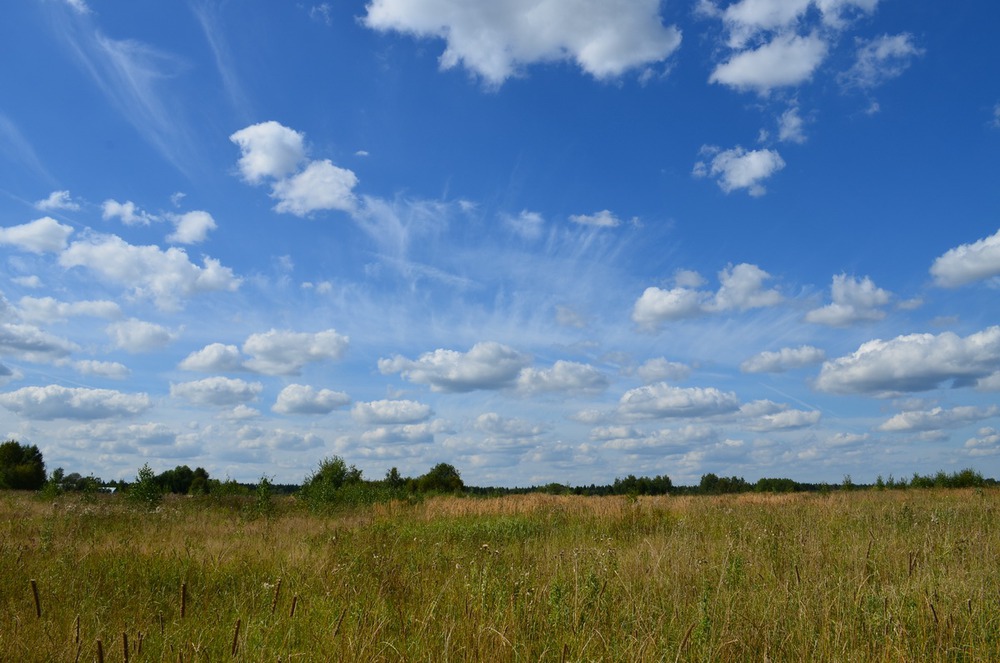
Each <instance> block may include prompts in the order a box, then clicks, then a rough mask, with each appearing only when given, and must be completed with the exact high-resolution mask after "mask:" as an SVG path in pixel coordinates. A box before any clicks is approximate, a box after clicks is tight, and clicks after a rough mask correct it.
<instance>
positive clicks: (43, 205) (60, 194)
mask: <svg viewBox="0 0 1000 663" xmlns="http://www.w3.org/2000/svg"><path fill="white" fill-rule="evenodd" d="M35 209H37V210H39V211H42V212H51V211H54V210H66V211H68V212H76V211H77V210H79V209H80V203H77V202H76V201H74V200H73V198H72V196H70V195H69V191H53V192H52V193H50V194H49V197H48V198H45V199H44V200H39V201H36V202H35Z"/></svg>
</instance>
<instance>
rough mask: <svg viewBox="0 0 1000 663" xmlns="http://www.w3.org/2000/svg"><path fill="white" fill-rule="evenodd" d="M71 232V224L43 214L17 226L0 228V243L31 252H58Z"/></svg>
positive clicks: (63, 246)
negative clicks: (68, 224) (64, 223)
mask: <svg viewBox="0 0 1000 663" xmlns="http://www.w3.org/2000/svg"><path fill="white" fill-rule="evenodd" d="M72 234H73V228H72V227H71V226H67V225H63V224H61V223H59V222H58V221H56V220H55V219H53V218H52V217H50V216H43V217H42V218H40V219H35V220H34V221H31V222H29V223H24V224H21V225H19V226H8V227H5V228H0V244H7V245H10V246H16V247H18V248H19V249H23V250H25V251H30V252H31V253H58V252H59V251H62V250H63V249H65V248H66V241H67V240H68V239H69V236H70V235H72Z"/></svg>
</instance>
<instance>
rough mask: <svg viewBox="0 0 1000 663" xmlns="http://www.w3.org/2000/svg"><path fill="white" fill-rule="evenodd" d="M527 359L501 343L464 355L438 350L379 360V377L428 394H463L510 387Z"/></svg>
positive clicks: (479, 345)
mask: <svg viewBox="0 0 1000 663" xmlns="http://www.w3.org/2000/svg"><path fill="white" fill-rule="evenodd" d="M530 361H531V357H529V356H528V355H526V354H523V353H521V352H518V351H516V350H514V349H513V348H510V347H508V346H506V345H503V344H501V343H496V342H493V341H486V342H482V343H476V344H475V345H474V346H473V347H472V348H471V349H470V350H469V351H468V352H457V351H455V350H443V349H438V350H434V351H433V352H427V353H424V354H423V355H421V356H420V357H419V358H418V359H416V360H412V359H407V358H405V357H401V356H399V355H397V356H395V357H393V358H391V359H379V361H378V368H379V371H381V372H382V374H383V375H388V374H390V373H399V374H400V375H401V376H402V377H403V378H404V379H407V380H409V381H411V382H416V383H418V384H427V385H430V387H431V390H432V391H443V392H467V391H474V390H477V389H502V388H504V387H509V386H511V385H512V384H513V383H514V381H515V380H516V379H517V377H518V375H519V374H520V372H521V369H522V368H525V367H526V366H527V365H528V363H530Z"/></svg>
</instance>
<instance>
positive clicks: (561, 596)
mask: <svg viewBox="0 0 1000 663" xmlns="http://www.w3.org/2000/svg"><path fill="white" fill-rule="evenodd" d="M248 506H251V507H252V498H251V502H250V504H249V505H242V507H241V505H237V504H233V503H228V504H220V503H218V502H213V501H212V500H210V499H207V498H206V499H200V498H199V499H185V498H176V499H167V500H165V501H164V502H163V504H162V505H161V506H160V507H159V509H158V510H156V511H153V512H149V511H146V510H143V509H140V508H136V507H135V506H134V505H130V504H128V503H127V502H126V501H124V500H121V499H120V498H117V497H113V496H100V497H98V498H96V499H94V498H91V499H90V500H89V501H88V500H79V499H74V498H71V497H63V498H59V499H57V500H55V501H44V500H41V499H39V498H37V497H33V496H30V495H25V494H15V493H0V661H76V660H79V661H94V660H97V658H96V657H97V642H98V640H100V641H101V644H102V649H103V653H104V660H105V661H109V662H110V661H122V660H124V658H125V652H124V651H123V635H124V636H126V637H127V639H128V645H129V660H131V661H140V660H141V661H171V662H174V661H177V660H183V661H221V660H245V661H277V660H281V661H327V660H345V661H347V660H388V661H477V660H481V661H539V660H548V661H562V660H567V661H817V660H819V661H939V660H940V661H996V660H1000V531H998V527H997V517H998V507H1000V492H997V491H995V490H978V491H971V490H969V491H966V490H954V491H939V490H926V491H888V492H875V491H871V492H868V491H857V492H849V493H835V494H831V495H816V494H810V495H806V494H795V495H785V496H762V495H743V496H734V497H718V498H711V497H664V498H639V499H638V500H634V499H629V498H625V497H608V498H584V497H572V496H546V495H528V496H511V497H503V498H496V499H468V498H466V499H462V498H435V499H430V500H426V501H423V502H416V503H404V502H393V503H390V504H383V505H373V506H359V507H351V508H346V509H344V510H341V511H337V512H333V513H329V514H316V513H312V512H310V511H309V510H307V509H305V508H303V507H302V506H301V505H300V504H298V503H296V502H295V501H294V500H291V499H288V500H284V501H282V500H278V501H276V505H275V509H274V510H273V512H272V513H271V515H269V516H268V517H254V514H255V513H256V512H255V510H254V509H252V508H247V507H248ZM32 580H34V581H35V582H36V586H37V588H38V594H39V604H40V608H41V617H40V618H39V617H38V616H37V615H36V608H35V603H34V598H33V594H32V590H31V581H32ZM182 586H183V587H184V588H185V595H186V600H185V602H184V614H183V615H182V614H181V587H182ZM293 602H294V614H293V612H292V606H293ZM237 621H239V631H238V633H237V632H236V624H237ZM77 624H79V626H78V627H77ZM77 629H78V631H79V635H77ZM234 636H235V638H234ZM234 640H235V650H236V655H235V657H234V656H233V648H234ZM140 643H141V651H140Z"/></svg>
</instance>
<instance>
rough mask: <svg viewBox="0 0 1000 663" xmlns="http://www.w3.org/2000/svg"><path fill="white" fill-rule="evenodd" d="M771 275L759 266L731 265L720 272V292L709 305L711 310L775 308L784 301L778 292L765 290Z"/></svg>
mask: <svg viewBox="0 0 1000 663" xmlns="http://www.w3.org/2000/svg"><path fill="white" fill-rule="evenodd" d="M770 278H771V275H770V274H768V273H767V272H765V271H764V270H763V269H761V268H760V267H758V266H757V265H750V264H747V263H742V264H739V265H736V266H735V267H734V266H732V265H730V266H729V267H726V268H725V269H724V270H722V271H721V272H719V284H720V287H719V290H718V292H716V293H715V299H714V300H713V301H712V303H711V304H710V305H709V310H713V311H728V310H731V309H739V310H741V311H746V310H748V309H752V308H764V307H768V306H775V305H777V304H780V303H781V301H782V297H781V294H780V293H779V292H778V291H777V290H764V282H765V281H767V280H769V279H770Z"/></svg>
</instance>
